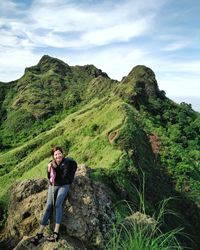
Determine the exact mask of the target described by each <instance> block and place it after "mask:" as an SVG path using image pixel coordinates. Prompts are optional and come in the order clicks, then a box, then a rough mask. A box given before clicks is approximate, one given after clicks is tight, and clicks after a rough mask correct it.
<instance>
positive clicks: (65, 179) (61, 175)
mask: <svg viewBox="0 0 200 250" xmlns="http://www.w3.org/2000/svg"><path fill="white" fill-rule="evenodd" d="M76 169H77V163H76V161H75V160H74V159H72V158H70V157H66V158H63V160H62V161H61V163H60V164H59V165H58V166H57V167H56V168H55V171H56V178H55V183H54V185H55V186H63V185H66V184H71V183H72V182H73V179H74V175H75V173H76ZM48 178H49V179H50V172H48Z"/></svg>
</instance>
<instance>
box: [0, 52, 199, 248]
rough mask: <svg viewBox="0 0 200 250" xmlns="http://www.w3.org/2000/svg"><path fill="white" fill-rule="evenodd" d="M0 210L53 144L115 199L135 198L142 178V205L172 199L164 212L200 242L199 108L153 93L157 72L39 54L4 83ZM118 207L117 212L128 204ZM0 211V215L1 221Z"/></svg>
mask: <svg viewBox="0 0 200 250" xmlns="http://www.w3.org/2000/svg"><path fill="white" fill-rule="evenodd" d="M0 87H1V93H0V113H1V120H0V122H1V124H0V125H1V126H0V148H1V153H0V173H1V175H0V176H1V177H0V197H1V203H0V205H1V206H0V210H1V211H2V213H3V211H4V212H5V210H6V204H7V200H8V196H9V194H8V193H7V190H8V188H9V186H10V185H11V184H12V183H13V182H14V181H16V180H18V179H27V178H33V177H45V176H46V166H47V163H48V161H49V159H50V153H49V151H50V148H51V147H52V146H53V145H60V146H62V147H63V148H64V150H65V152H66V153H69V155H70V156H72V157H74V158H75V159H76V160H77V161H78V163H85V164H87V165H88V166H90V167H91V168H92V169H93V171H92V177H93V178H94V179H95V180H98V181H102V182H104V184H105V185H107V187H108V191H109V193H110V195H111V196H112V198H113V201H114V202H117V201H120V200H124V199H125V200H126V201H127V202H129V203H130V204H133V203H134V204H137V201H136V198H135V197H136V193H135V188H134V186H136V187H137V188H140V187H141V186H142V181H143V179H145V206H146V212H147V213H148V214H153V213H154V212H155V210H156V209H157V207H158V203H159V202H160V201H161V200H163V199H165V198H169V197H176V199H175V200H174V201H172V202H171V203H170V209H173V210H174V211H176V212H177V213H178V214H179V215H180V217H181V219H180V218H179V219H178V218H177V219H176V220H175V219H171V218H170V216H169V217H167V218H166V220H167V223H166V224H167V225H168V227H169V228H174V227H178V226H180V225H181V227H184V231H185V232H186V233H188V234H189V235H190V237H191V238H192V239H193V241H194V242H193V243H192V242H191V241H190V240H189V241H187V240H186V239H185V238H184V239H182V238H181V239H180V241H181V242H183V243H184V244H187V245H192V247H193V248H194V249H195V244H196V243H197V242H198V240H199V239H200V234H199V232H200V225H199V223H198V218H199V216H200V210H199V206H200V185H199V184H200V183H199V182H200V170H199V162H200V161H199V160H200V154H199V152H200V151H199V150H200V131H199V130H200V115H199V113H197V112H195V111H193V110H192V108H191V105H189V104H186V103H182V104H180V105H178V104H176V103H174V102H173V101H172V100H170V99H168V98H167V97H166V96H165V93H164V91H161V90H159V88H158V84H157V81H156V78H155V74H154V73H153V71H152V70H151V69H149V68H147V67H145V66H136V67H135V68H133V70H132V71H131V72H130V73H129V75H128V76H127V77H124V78H123V79H122V81H121V82H118V81H114V80H112V79H110V78H109V77H108V75H107V74H106V73H104V72H102V71H101V70H100V69H97V68H96V67H95V66H93V65H86V66H73V67H72V66H69V65H67V64H66V63H64V62H62V61H60V60H58V59H56V58H52V57H50V56H43V57H42V58H41V60H40V61H39V63H38V64H37V65H36V66H33V67H30V68H27V69H26V70H25V73H24V75H23V76H22V77H21V78H20V79H19V80H17V81H14V82H10V83H0ZM118 212H119V213H121V214H123V213H124V207H123V206H122V207H119V208H118ZM3 218H4V217H3V216H1V220H2V221H3Z"/></svg>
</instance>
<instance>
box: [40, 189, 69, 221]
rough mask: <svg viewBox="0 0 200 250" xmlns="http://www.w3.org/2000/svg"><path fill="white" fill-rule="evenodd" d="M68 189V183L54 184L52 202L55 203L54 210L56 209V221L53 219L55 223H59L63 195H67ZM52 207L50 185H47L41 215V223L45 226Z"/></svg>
mask: <svg viewBox="0 0 200 250" xmlns="http://www.w3.org/2000/svg"><path fill="white" fill-rule="evenodd" d="M68 191H69V185H63V186H54V201H55V203H54V204H55V210H56V221H55V222H56V224H60V223H61V219H62V205H63V201H64V199H65V197H66V196H67V193H68ZM55 197H56V199H55ZM52 208H53V194H52V186H51V185H49V188H48V197H47V204H46V210H45V213H44V215H43V218H42V221H41V225H43V226H46V224H47V222H48V219H49V218H50V215H51V211H52Z"/></svg>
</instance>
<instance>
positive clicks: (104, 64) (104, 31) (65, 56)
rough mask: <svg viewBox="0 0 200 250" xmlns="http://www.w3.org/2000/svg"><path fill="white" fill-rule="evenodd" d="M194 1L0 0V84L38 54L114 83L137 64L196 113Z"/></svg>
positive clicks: (198, 75)
mask: <svg viewBox="0 0 200 250" xmlns="http://www.w3.org/2000/svg"><path fill="white" fill-rule="evenodd" d="M199 24H200V1H199V0H176V1H174V0H173V1H172V0H148V1H147V0H129V1H126V0H124V1H122V0H113V1H112V0H102V1H101V0H98V1H97V0H85V1H83V0H79V1H78V0H77V1H73V0H12V1H11V0H0V38H1V39H0V58H1V59H0V81H5V82H6V81H11V80H15V79H18V78H20V77H21V76H22V75H23V73H24V69H25V67H28V66H32V65H35V64H37V63H38V61H39V60H40V58H41V57H42V55H44V54H48V55H50V56H54V57H57V58H59V59H61V60H63V61H65V62H66V63H68V64H69V65H85V64H94V65H95V66H96V67H98V68H100V69H102V70H103V71H105V72H106V73H108V75H109V76H110V77H111V78H113V79H118V80H121V78H122V77H123V76H125V75H127V74H128V73H129V72H130V71H131V69H132V68H133V67H134V66H136V65H139V64H142V65H146V66H147V67H150V68H151V69H152V70H153V71H154V72H155V74H156V79H157V81H158V85H159V88H160V89H161V90H164V91H165V92H166V95H167V96H168V97H170V98H172V99H173V100H175V101H177V102H180V101H185V102H188V103H191V104H192V106H193V108H194V109H195V110H198V111H200V45H199V44H200V42H199V41H200V29H199Z"/></svg>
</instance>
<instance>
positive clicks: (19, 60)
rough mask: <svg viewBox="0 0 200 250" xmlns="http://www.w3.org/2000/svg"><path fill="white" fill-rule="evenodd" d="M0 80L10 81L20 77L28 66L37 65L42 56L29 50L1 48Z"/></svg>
mask: <svg viewBox="0 0 200 250" xmlns="http://www.w3.org/2000/svg"><path fill="white" fill-rule="evenodd" d="M0 58H1V60H0V76H1V78H0V81H4V82H8V81H12V80H16V79H18V78H20V77H21V76H22V75H23V73H24V69H25V68H26V67H30V66H33V65H35V64H36V63H37V62H38V61H39V59H40V56H38V55H34V54H33V53H32V52H31V51H29V50H21V51H20V50H18V49H14V48H12V49H9V50H6V51H4V49H3V48H0Z"/></svg>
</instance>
